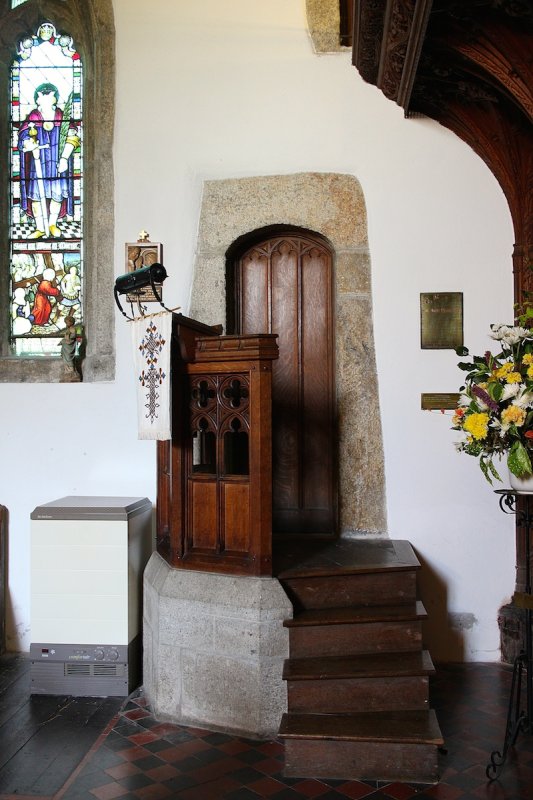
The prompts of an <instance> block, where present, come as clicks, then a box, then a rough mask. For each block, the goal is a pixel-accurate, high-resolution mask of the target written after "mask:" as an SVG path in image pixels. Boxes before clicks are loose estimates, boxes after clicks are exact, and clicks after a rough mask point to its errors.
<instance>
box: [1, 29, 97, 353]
mask: <svg viewBox="0 0 533 800" xmlns="http://www.w3.org/2000/svg"><path fill="white" fill-rule="evenodd" d="M82 143H83V136H82V63H81V59H80V57H79V55H78V53H77V52H76V49H75V47H74V42H73V40H72V37H71V36H69V35H68V34H66V33H59V32H58V31H56V28H55V27H54V25H52V24H51V23H50V22H42V23H41V24H40V26H39V27H38V29H37V31H36V32H35V33H34V34H32V35H28V36H27V37H26V38H24V39H23V40H22V41H21V42H20V44H19V49H18V53H17V55H16V57H15V59H14V60H13V63H12V67H11V220H10V231H11V233H10V248H11V252H10V256H11V258H10V277H11V314H10V316H11V342H12V348H13V352H14V353H15V354H16V355H31V356H36V355H43V356H51V355H54V356H59V355H60V352H61V351H60V344H61V339H62V336H63V334H64V331H65V328H66V327H70V326H72V325H75V326H81V325H82V323H83V298H82V286H83V257H82V256H83V249H82V243H83V213H82V212H83V209H82V196H83V191H82V189H83V170H82V166H83V144H82ZM69 317H70V318H71V319H69Z"/></svg>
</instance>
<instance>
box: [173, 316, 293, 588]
mask: <svg viewBox="0 0 533 800" xmlns="http://www.w3.org/2000/svg"><path fill="white" fill-rule="evenodd" d="M219 334H220V331H219V329H217V328H213V327H208V326H206V325H203V324H202V323H199V322H196V321H195V320H192V319H189V318H187V317H184V316H182V315H181V314H175V315H174V317H173V334H172V335H173V349H172V353H173V354H172V387H173V388H172V429H173V436H172V441H169V442H159V443H158V468H157V474H158V499H157V549H158V552H159V553H160V555H162V556H163V557H164V558H165V559H166V560H167V561H168V563H169V564H171V565H172V566H173V567H178V568H182V569H196V570H202V571H207V572H222V573H233V574H241V575H243V574H246V575H269V574H271V572H272V477H271V476H272V445H271V403H272V399H271V386H272V361H273V360H274V359H276V358H277V357H278V347H277V344H276V336H275V335H272V334H265V335H244V336H220V335H219Z"/></svg>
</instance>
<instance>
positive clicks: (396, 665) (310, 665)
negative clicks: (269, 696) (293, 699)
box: [283, 650, 435, 681]
mask: <svg viewBox="0 0 533 800" xmlns="http://www.w3.org/2000/svg"><path fill="white" fill-rule="evenodd" d="M434 672H435V667H434V666H433V662H432V660H431V656H430V655H429V652H428V651H427V650H421V651H418V652H414V653H380V654H378V655H375V654H373V653H370V654H365V655H361V656H344V655H343V656H328V657H326V658H290V659H287V660H286V661H285V664H284V667H283V678H284V680H287V681H289V680H291V681H305V680H330V679H331V678H368V677H380V678H385V677H393V676H395V675H418V674H422V675H431V674H433V673H434Z"/></svg>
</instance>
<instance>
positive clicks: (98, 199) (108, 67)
mask: <svg viewBox="0 0 533 800" xmlns="http://www.w3.org/2000/svg"><path fill="white" fill-rule="evenodd" d="M43 19H50V21H51V22H53V24H54V25H56V27H57V28H59V29H62V30H65V31H68V33H69V34H70V35H71V36H72V37H73V38H74V42H75V45H76V48H77V50H78V52H79V53H80V56H81V59H82V63H83V69H84V108H85V119H84V168H83V171H84V217H85V226H84V244H85V249H84V260H85V276H84V289H83V292H84V323H85V336H86V340H87V349H86V355H85V358H84V361H83V364H82V371H83V381H84V382H97V381H111V380H113V379H114V376H115V337H114V327H115V314H114V301H113V296H112V292H111V290H110V287H111V286H112V285H113V276H114V266H113V264H114V261H113V259H114V178H113V156H112V145H113V129H114V98H115V28H114V17H113V5H112V0H69V2H68V3H63V2H57V0H28V2H26V3H23V4H22V5H20V6H18V7H17V8H15V9H13V10H12V9H11V2H10V0H0V23H1V24H0V94H1V95H2V97H3V102H2V103H0V152H1V153H2V159H3V163H4V165H5V167H6V169H5V171H4V172H3V174H5V175H7V176H9V169H8V165H7V156H6V154H7V152H8V146H9V141H8V138H7V137H8V130H9V119H8V114H9V103H8V95H9V70H10V65H11V57H12V54H13V51H14V48H15V46H16V43H17V41H18V40H19V39H21V38H22V37H23V36H24V35H25V34H26V33H28V32H31V31H34V30H36V28H37V27H38V25H39V23H40V22H41V21H42V20H43ZM88 110H90V113H87V112H88ZM8 199H9V193H8V192H7V185H6V183H5V182H4V185H3V189H2V191H1V192H0V219H1V220H7V219H9V206H8ZM8 251H9V248H8V230H7V225H5V224H3V225H1V226H0V252H3V253H7V252H8ZM102 287H106V291H102ZM8 300H9V275H8V269H7V264H6V263H4V264H2V268H1V269H0V383H57V382H59V380H60V376H61V374H62V371H63V362H62V360H61V358H47V357H36V358H32V357H26V356H21V357H16V356H12V355H11V354H10V349H9V342H8V337H9V315H8Z"/></svg>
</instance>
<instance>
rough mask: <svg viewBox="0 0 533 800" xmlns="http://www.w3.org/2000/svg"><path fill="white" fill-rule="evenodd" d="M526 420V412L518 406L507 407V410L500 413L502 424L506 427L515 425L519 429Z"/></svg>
mask: <svg viewBox="0 0 533 800" xmlns="http://www.w3.org/2000/svg"><path fill="white" fill-rule="evenodd" d="M525 419H526V412H525V410H524V409H523V408H519V407H518V406H512V405H511V406H509V407H508V408H506V409H504V410H503V411H502V422H504V423H506V424H507V425H512V424H514V425H516V426H517V427H520V425H523V424H524V422H525Z"/></svg>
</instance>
